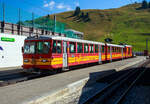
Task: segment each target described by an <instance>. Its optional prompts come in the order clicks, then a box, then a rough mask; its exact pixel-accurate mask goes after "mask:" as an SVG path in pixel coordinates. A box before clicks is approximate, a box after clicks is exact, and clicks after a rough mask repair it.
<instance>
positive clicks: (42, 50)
mask: <svg viewBox="0 0 150 104" xmlns="http://www.w3.org/2000/svg"><path fill="white" fill-rule="evenodd" d="M36 50H37V53H39V54H47V53H49V50H50V42H37V49H36Z"/></svg>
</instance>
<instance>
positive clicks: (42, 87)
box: [0, 56, 146, 104]
mask: <svg viewBox="0 0 150 104" xmlns="http://www.w3.org/2000/svg"><path fill="white" fill-rule="evenodd" d="M144 60H146V57H142V56H141V57H136V58H130V59H125V60H120V61H115V62H112V63H106V64H102V65H96V66H91V67H86V68H82V69H77V70H72V71H68V72H64V73H59V74H55V75H51V76H47V77H43V78H39V79H34V80H29V81H25V82H20V83H17V84H14V85H9V86H5V87H0V104H50V103H51V102H53V101H52V100H55V99H57V96H61V95H63V94H65V93H67V92H68V89H67V88H68V87H69V88H70V89H72V87H73V86H76V85H77V84H76V85H74V84H75V83H76V82H77V83H78V82H79V81H80V82H81V80H83V79H87V80H88V78H89V77H91V76H90V75H91V73H96V72H98V73H97V74H94V75H93V79H95V77H96V76H100V75H103V74H104V73H107V72H110V71H119V70H122V69H124V68H126V67H130V66H132V65H135V64H137V63H142V62H144ZM72 83H74V84H72ZM74 88H75V87H74ZM62 89H65V90H63V91H62V92H61V93H56V92H58V91H59V92H60V91H61V90H62ZM72 90H74V89H72ZM69 91H70V90H69ZM51 95H53V97H51ZM54 95H55V96H54Z"/></svg>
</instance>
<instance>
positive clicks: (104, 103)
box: [83, 60, 150, 104]
mask: <svg viewBox="0 0 150 104" xmlns="http://www.w3.org/2000/svg"><path fill="white" fill-rule="evenodd" d="M149 63H150V60H148V61H146V62H145V63H144V64H142V65H140V66H139V67H138V69H137V68H136V69H132V70H129V71H128V72H126V73H125V74H122V73H120V75H119V77H117V78H116V79H115V80H113V81H111V82H110V83H109V84H108V85H107V86H106V87H104V88H103V89H102V90H100V91H99V92H97V93H96V94H95V95H93V96H91V97H89V98H88V99H87V100H86V101H85V102H83V104H121V103H122V102H123V101H124V98H125V97H126V95H127V94H128V92H129V91H130V90H131V89H132V87H133V86H134V85H135V84H136V82H137V81H138V80H139V79H140V78H141V77H142V75H143V74H144V72H145V71H146V68H145V67H146V66H147V65H148V64H149Z"/></svg>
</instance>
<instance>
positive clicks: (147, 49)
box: [146, 39, 148, 51]
mask: <svg viewBox="0 0 150 104" xmlns="http://www.w3.org/2000/svg"><path fill="white" fill-rule="evenodd" d="M146 50H147V51H148V39H146Z"/></svg>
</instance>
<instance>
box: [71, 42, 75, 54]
mask: <svg viewBox="0 0 150 104" xmlns="http://www.w3.org/2000/svg"><path fill="white" fill-rule="evenodd" d="M71 44H74V52H71V47H70V45H71ZM69 53H71V54H72V53H76V42H69Z"/></svg>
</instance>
